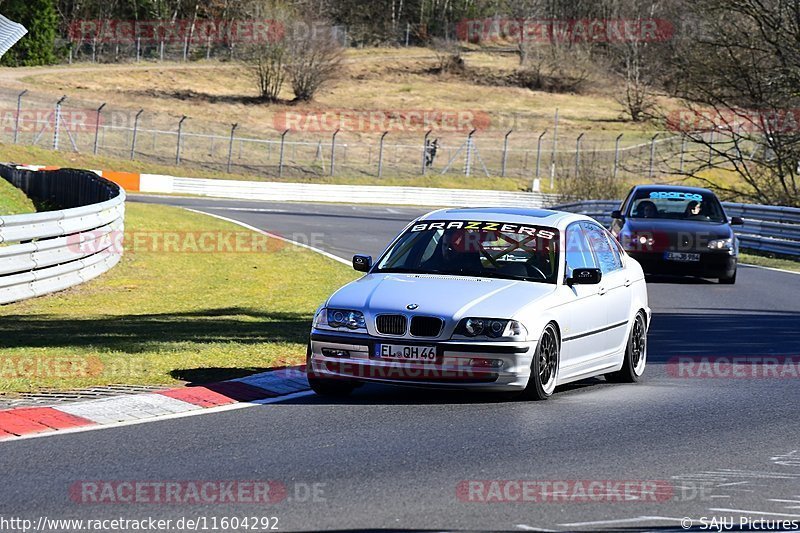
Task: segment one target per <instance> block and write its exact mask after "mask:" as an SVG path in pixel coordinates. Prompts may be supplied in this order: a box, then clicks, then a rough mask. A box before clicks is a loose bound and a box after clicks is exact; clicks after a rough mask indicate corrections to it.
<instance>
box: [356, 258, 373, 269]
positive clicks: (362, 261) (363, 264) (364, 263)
mask: <svg viewBox="0 0 800 533" xmlns="http://www.w3.org/2000/svg"><path fill="white" fill-rule="evenodd" d="M353 268H354V269H355V270H358V271H359V272H369V269H370V268H372V256H371V255H354V256H353Z"/></svg>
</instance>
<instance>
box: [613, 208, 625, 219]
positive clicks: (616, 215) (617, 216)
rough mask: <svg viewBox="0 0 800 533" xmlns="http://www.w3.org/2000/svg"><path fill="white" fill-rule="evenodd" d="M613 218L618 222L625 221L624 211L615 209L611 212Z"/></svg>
mask: <svg viewBox="0 0 800 533" xmlns="http://www.w3.org/2000/svg"><path fill="white" fill-rule="evenodd" d="M611 218H613V219H616V220H622V219H623V216H622V211H620V210H619V209H615V210H614V211H611Z"/></svg>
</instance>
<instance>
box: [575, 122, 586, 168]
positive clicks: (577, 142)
mask: <svg viewBox="0 0 800 533" xmlns="http://www.w3.org/2000/svg"><path fill="white" fill-rule="evenodd" d="M584 133H585V132H581V134H580V135H578V138H577V139H575V179H577V178H578V176H580V167H581V139H583V135H584Z"/></svg>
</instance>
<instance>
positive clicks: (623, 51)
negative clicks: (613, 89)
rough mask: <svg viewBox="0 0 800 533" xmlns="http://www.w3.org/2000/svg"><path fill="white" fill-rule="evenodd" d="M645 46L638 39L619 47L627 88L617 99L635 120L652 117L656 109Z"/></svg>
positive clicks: (623, 76)
mask: <svg viewBox="0 0 800 533" xmlns="http://www.w3.org/2000/svg"><path fill="white" fill-rule="evenodd" d="M644 48H645V45H644V44H642V43H640V42H636V41H632V42H626V43H622V44H621V45H620V46H619V47H618V50H619V52H620V56H621V57H620V60H621V63H622V64H621V70H622V72H621V74H622V78H623V80H624V83H625V89H624V91H623V92H622V93H621V94H618V95H617V97H616V100H617V102H618V103H619V104H620V105H621V106H622V107H623V109H624V110H625V112H626V113H627V114H628V115H629V116H630V117H631V120H633V121H634V122H641V121H642V120H645V119H646V118H648V117H650V116H651V113H652V111H653V110H654V109H655V95H654V94H653V87H652V85H651V84H650V82H649V79H648V78H649V76H648V74H647V71H648V69H647V58H646V57H645V54H644Z"/></svg>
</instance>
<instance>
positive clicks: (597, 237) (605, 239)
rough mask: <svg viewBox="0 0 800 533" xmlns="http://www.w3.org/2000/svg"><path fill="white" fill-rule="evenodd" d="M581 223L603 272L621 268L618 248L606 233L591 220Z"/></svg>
mask: <svg viewBox="0 0 800 533" xmlns="http://www.w3.org/2000/svg"><path fill="white" fill-rule="evenodd" d="M581 225H582V226H583V228H584V229H585V231H586V236H587V238H588V240H589V246H590V247H591V249H592V251H593V252H594V255H595V257H596V258H597V262H598V263H599V265H600V270H601V271H602V272H603V274H606V273H608V272H613V271H615V270H619V269H620V268H622V258H621V257H620V255H619V250H618V249H617V247H616V245H615V244H614V243H613V242H611V241H610V240H609V239H610V237H609V235H608V233H606V231H605V230H604V229H603V228H601V227H600V226H598V225H597V224H593V223H591V222H581Z"/></svg>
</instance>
